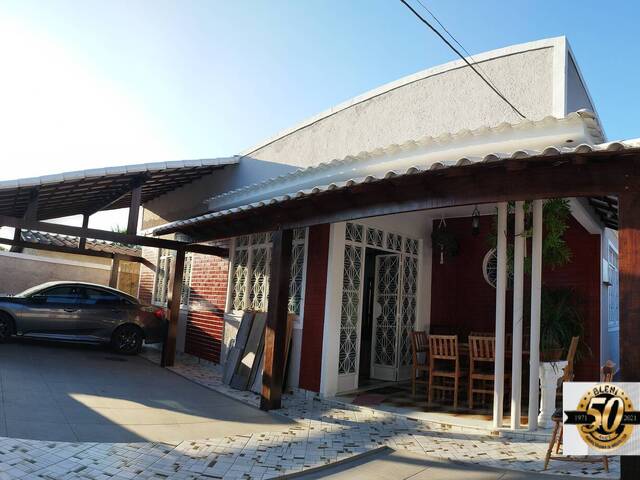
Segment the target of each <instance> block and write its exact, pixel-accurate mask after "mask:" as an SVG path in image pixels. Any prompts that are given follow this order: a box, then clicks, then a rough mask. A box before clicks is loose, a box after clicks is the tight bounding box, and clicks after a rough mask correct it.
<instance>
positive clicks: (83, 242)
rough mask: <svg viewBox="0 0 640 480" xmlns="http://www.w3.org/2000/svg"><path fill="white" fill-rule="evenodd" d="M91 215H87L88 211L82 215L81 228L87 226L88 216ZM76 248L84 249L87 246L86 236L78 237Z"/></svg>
mask: <svg viewBox="0 0 640 480" xmlns="http://www.w3.org/2000/svg"><path fill="white" fill-rule="evenodd" d="M90 216H91V215H89V214H88V213H85V214H84V215H83V216H82V228H89V217H90ZM78 248H79V249H80V250H84V249H85V248H87V237H80V242H79V243H78Z"/></svg>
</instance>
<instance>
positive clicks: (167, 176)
mask: <svg viewBox="0 0 640 480" xmlns="http://www.w3.org/2000/svg"><path fill="white" fill-rule="evenodd" d="M237 163H238V159H237V158H236V157H230V158H216V159H206V160H189V161H173V162H162V163H149V164H139V165H129V166H122V167H110V168H99V169H92V170H83V171H76V172H68V173H61V174H56V175H47V176H43V177H35V178H27V179H20V180H9V181H2V182H0V227H11V228H14V229H15V233H14V236H13V239H6V238H0V243H3V244H6V245H10V246H11V250H12V251H13V252H20V251H22V249H24V248H31V249H36V250H48V251H54V252H60V253H66V254H78V255H85V256H95V257H106V258H110V259H111V260H112V262H111V275H110V286H115V285H116V281H117V278H118V272H119V265H120V262H122V261H128V262H139V263H142V264H145V265H146V266H147V267H149V268H151V269H152V270H155V266H153V265H151V264H150V263H149V262H147V261H146V260H145V259H144V258H142V257H141V256H136V255H126V254H121V253H112V252H105V251H99V250H97V249H92V248H90V246H87V241H86V240H87V239H88V238H89V239H94V240H105V241H109V242H116V243H121V244H129V245H138V246H147V247H154V248H162V249H168V250H175V251H176V255H175V257H173V259H172V261H171V263H170V266H169V272H166V273H167V274H168V276H169V279H170V280H169V288H168V293H167V309H168V315H169V330H168V334H167V339H166V341H165V343H164V348H163V356H162V361H163V365H165V366H171V365H173V363H174V360H175V351H176V334H177V326H178V316H179V307H180V305H179V303H180V302H179V301H177V302H173V301H172V299H174V298H176V299H179V298H180V295H181V290H182V274H183V269H184V261H185V253H186V252H195V253H201V254H207V255H215V256H218V257H224V258H226V257H228V250H227V249H225V248H221V247H216V246H211V245H205V244H197V243H192V242H191V241H190V240H189V239H188V238H186V239H184V240H182V241H177V240H172V239H168V238H157V237H148V236H143V235H138V232H137V226H138V218H139V213H140V207H141V206H142V205H143V204H145V203H146V202H150V201H152V200H155V199H157V198H159V197H161V196H162V195H165V194H167V193H169V192H172V191H174V190H177V189H179V188H183V187H185V186H187V185H189V184H191V183H192V182H194V181H196V180H199V179H202V178H203V177H205V176H207V175H211V174H214V173H215V172H221V171H222V170H223V169H225V168H230V167H231V166H233V165H236V164H237ZM120 208H128V209H129V214H128V218H127V229H126V232H125V233H121V232H113V231H107V230H99V229H93V228H89V219H90V217H91V216H92V215H94V214H95V213H97V212H100V211H105V210H115V209H120ZM73 215H82V219H83V221H82V226H81V227H74V226H68V225H61V224H56V223H51V222H50V221H47V220H51V219H57V218H63V217H69V216H73ZM22 230H33V231H37V232H45V233H54V234H60V235H68V236H72V237H76V238H78V239H79V240H78V244H77V247H68V246H60V245H49V244H42V243H36V242H31V241H27V240H25V239H23V238H22V235H21V231H22Z"/></svg>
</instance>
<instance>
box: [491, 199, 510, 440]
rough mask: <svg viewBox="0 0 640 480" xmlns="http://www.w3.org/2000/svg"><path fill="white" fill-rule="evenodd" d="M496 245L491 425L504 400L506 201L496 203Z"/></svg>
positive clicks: (496, 423)
mask: <svg viewBox="0 0 640 480" xmlns="http://www.w3.org/2000/svg"><path fill="white" fill-rule="evenodd" d="M497 236H498V242H497V245H496V257H497V265H496V347H495V348H496V352H495V356H496V360H495V378H494V382H493V427H494V428H499V427H501V426H502V414H503V405H502V402H503V401H504V342H505V340H504V333H505V316H506V311H505V310H506V301H507V203H506V202H502V203H499V204H498V231H497Z"/></svg>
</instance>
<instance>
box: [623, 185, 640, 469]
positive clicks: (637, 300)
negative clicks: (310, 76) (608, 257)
mask: <svg viewBox="0 0 640 480" xmlns="http://www.w3.org/2000/svg"><path fill="white" fill-rule="evenodd" d="M618 203H619V206H618V208H619V218H620V227H619V229H618V236H619V247H620V249H619V257H618V265H619V272H620V284H619V288H620V379H621V380H622V381H623V382H638V381H640V368H638V366H639V365H640V348H638V347H639V346H640V295H638V292H640V193H622V194H620V195H619V196H618ZM636 428H637V427H636ZM620 461H621V471H620V472H621V476H620V478H622V479H631V478H638V476H639V475H640V457H638V456H633V457H631V456H623V457H620Z"/></svg>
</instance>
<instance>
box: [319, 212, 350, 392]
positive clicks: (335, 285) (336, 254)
mask: <svg viewBox="0 0 640 480" xmlns="http://www.w3.org/2000/svg"><path fill="white" fill-rule="evenodd" d="M345 229H346V223H344V222H341V223H332V224H331V233H330V236H329V259H328V265H327V292H326V297H325V303H324V328H323V337H322V359H319V360H320V361H321V371H320V393H321V394H322V395H324V396H327V397H331V396H333V395H335V394H336V392H337V391H338V355H339V352H340V312H341V307H342V303H341V302H342V280H343V276H344V233H345Z"/></svg>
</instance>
